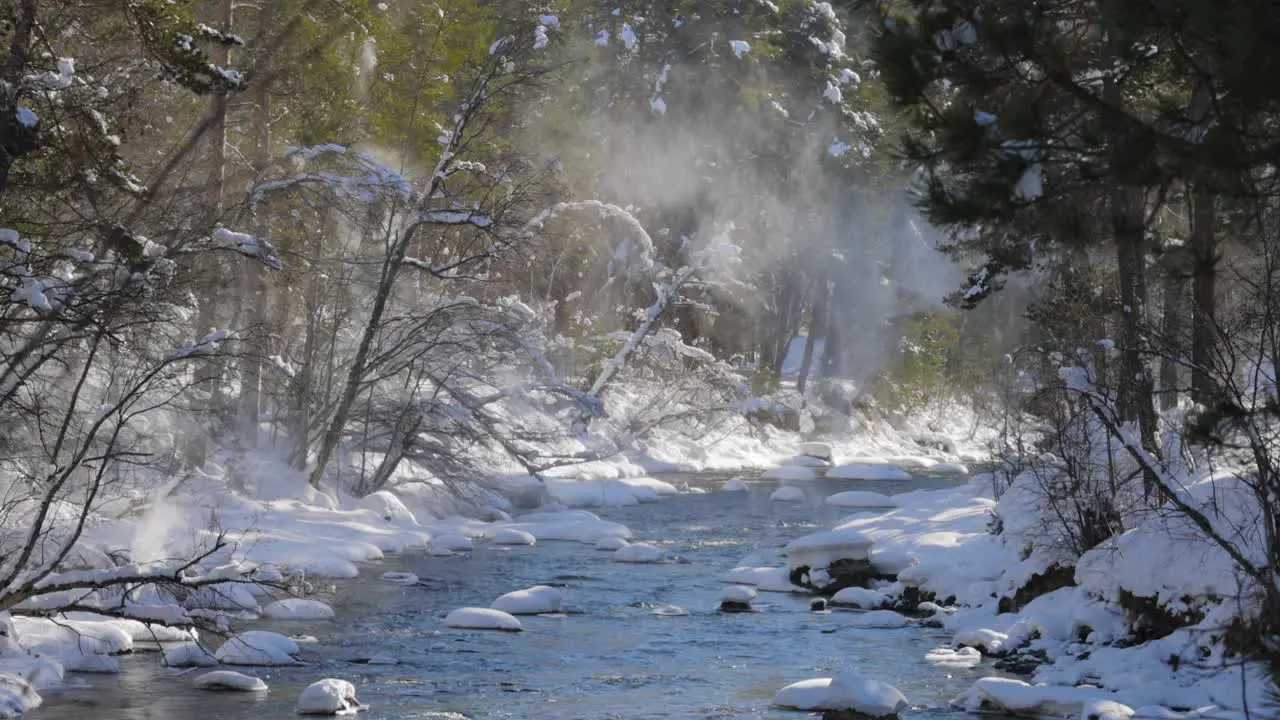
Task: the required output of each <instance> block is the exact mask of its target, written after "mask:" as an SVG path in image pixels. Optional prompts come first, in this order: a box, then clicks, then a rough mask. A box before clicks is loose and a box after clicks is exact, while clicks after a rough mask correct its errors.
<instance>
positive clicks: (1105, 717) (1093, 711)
mask: <svg viewBox="0 0 1280 720" xmlns="http://www.w3.org/2000/svg"><path fill="white" fill-rule="evenodd" d="M1133 715H1134V710H1133V708H1131V707H1129V706H1128V705H1121V704H1120V703H1118V702H1116V701H1114V700H1090V701H1089V702H1087V703H1085V705H1084V710H1082V711H1081V712H1080V720H1129V718H1131V717H1133Z"/></svg>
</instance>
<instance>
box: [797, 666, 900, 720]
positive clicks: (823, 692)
mask: <svg viewBox="0 0 1280 720" xmlns="http://www.w3.org/2000/svg"><path fill="white" fill-rule="evenodd" d="M773 704H774V705H775V706H777V707H782V708H789V709H793V710H810V711H813V710H851V711H853V712H856V713H859V714H861V715H865V716H867V717H871V718H888V717H896V716H898V715H899V714H901V713H902V711H903V710H906V709H907V699H906V697H904V696H903V695H902V693H901V692H900V691H899V690H898V689H897V688H895V687H893V686H892V685H889V684H888V683H884V682H880V681H879V680H873V679H871V678H869V677H867V676H865V675H863V674H862V673H859V672H857V671H856V670H848V671H845V672H843V673H840V674H839V675H837V676H835V677H834V678H814V679H812V680H802V681H800V682H798V683H793V684H791V685H788V686H786V687H784V688H782V689H781V690H779V691H778V692H777V694H775V695H774V696H773Z"/></svg>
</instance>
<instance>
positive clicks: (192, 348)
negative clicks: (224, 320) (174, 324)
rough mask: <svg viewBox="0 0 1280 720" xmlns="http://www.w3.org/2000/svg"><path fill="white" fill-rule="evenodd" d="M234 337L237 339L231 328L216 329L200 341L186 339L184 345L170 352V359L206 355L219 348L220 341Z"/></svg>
mask: <svg viewBox="0 0 1280 720" xmlns="http://www.w3.org/2000/svg"><path fill="white" fill-rule="evenodd" d="M233 339H235V333H234V332H232V331H230V330H214V331H213V332H211V333H209V334H208V335H205V336H204V337H203V338H200V341H199V342H195V341H192V340H188V341H186V342H185V343H183V344H182V347H180V348H178V349H177V350H174V351H173V352H172V353H170V354H169V359H170V360H180V359H182V358H187V357H191V356H193V355H205V354H208V353H211V352H214V351H215V350H217V349H218V346H219V344H220V343H222V342H224V341H226V340H233Z"/></svg>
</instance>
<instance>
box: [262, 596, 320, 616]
mask: <svg viewBox="0 0 1280 720" xmlns="http://www.w3.org/2000/svg"><path fill="white" fill-rule="evenodd" d="M262 614H263V616H264V617H268V618H271V619H272V620H328V619H329V618H332V617H333V608H331V607H329V605H328V604H326V603H323V602H320V601H319V600H311V599H308V598H286V599H284V600H277V601H276V602H273V603H271V604H270V605H267V606H266V607H264V608H262Z"/></svg>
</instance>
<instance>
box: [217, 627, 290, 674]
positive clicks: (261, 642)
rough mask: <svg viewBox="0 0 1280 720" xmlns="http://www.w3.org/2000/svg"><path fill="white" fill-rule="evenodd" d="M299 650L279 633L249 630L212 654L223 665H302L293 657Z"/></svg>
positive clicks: (225, 643)
mask: <svg viewBox="0 0 1280 720" xmlns="http://www.w3.org/2000/svg"><path fill="white" fill-rule="evenodd" d="M299 652H301V650H300V649H299V648H298V644H297V643H296V642H294V641H293V640H291V639H289V638H287V637H285V636H284V635H281V634H280V633H274V632H268V631H266V630H250V631H248V632H242V633H240V634H239V635H236V636H235V637H233V638H231V639H230V640H227V641H226V642H224V643H222V646H221V647H219V648H218V651H217V652H216V653H214V654H213V656H214V657H215V658H217V659H218V662H220V663H223V664H224V665H302V664H303V663H301V662H299V661H298V659H297V658H295V657H294V655H297V654H298V653H299Z"/></svg>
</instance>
